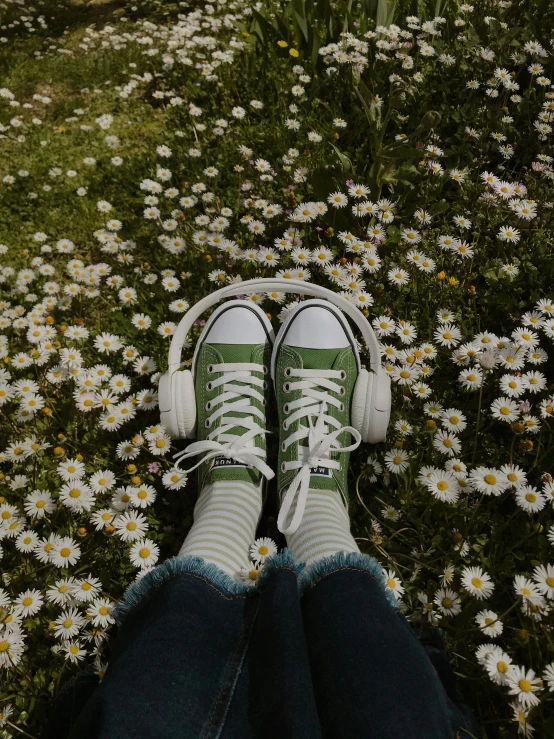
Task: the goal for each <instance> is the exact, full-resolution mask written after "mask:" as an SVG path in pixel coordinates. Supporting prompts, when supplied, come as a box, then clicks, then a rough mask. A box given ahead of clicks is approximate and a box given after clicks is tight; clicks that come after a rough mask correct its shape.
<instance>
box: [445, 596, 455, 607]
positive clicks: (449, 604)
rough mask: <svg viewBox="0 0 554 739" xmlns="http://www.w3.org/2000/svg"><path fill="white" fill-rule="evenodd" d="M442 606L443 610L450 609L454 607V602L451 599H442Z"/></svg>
mask: <svg viewBox="0 0 554 739" xmlns="http://www.w3.org/2000/svg"><path fill="white" fill-rule="evenodd" d="M442 604H443V606H444V607H445V608H452V606H453V605H454V602H453V601H452V599H451V598H443V599H442Z"/></svg>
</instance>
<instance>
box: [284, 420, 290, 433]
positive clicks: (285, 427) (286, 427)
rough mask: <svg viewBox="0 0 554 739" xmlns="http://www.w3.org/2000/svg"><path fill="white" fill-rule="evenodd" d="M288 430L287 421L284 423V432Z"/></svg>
mask: <svg viewBox="0 0 554 739" xmlns="http://www.w3.org/2000/svg"><path fill="white" fill-rule="evenodd" d="M288 430H289V425H288V423H287V422H286V421H283V431H288Z"/></svg>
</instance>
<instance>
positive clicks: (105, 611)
mask: <svg viewBox="0 0 554 739" xmlns="http://www.w3.org/2000/svg"><path fill="white" fill-rule="evenodd" d="M98 613H99V614H100V615H101V616H107V615H108V613H109V611H108V609H107V608H106V606H100V608H99V609H98Z"/></svg>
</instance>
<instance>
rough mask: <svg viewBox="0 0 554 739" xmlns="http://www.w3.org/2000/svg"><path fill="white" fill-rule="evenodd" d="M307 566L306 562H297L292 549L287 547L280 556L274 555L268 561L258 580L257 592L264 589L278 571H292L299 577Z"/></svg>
mask: <svg viewBox="0 0 554 739" xmlns="http://www.w3.org/2000/svg"><path fill="white" fill-rule="evenodd" d="M305 566H306V563H305V562H297V561H296V560H295V558H294V552H293V551H292V549H288V548H286V547H285V549H283V550H282V551H281V552H280V553H279V554H273V555H271V557H268V558H267V559H266V561H265V562H264V565H263V567H262V569H261V570H260V574H259V575H258V579H257V580H256V590H257V589H258V588H263V587H264V585H265V583H266V581H267V580H268V579H269V578H270V577H271V575H272V574H273V573H274V572H276V571H277V570H292V571H293V572H294V573H296V575H297V577H299V576H300V573H301V572H302V570H303V569H304V567H305Z"/></svg>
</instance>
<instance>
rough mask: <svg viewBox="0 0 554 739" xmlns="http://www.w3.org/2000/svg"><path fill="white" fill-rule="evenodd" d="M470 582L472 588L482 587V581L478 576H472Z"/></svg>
mask: <svg viewBox="0 0 554 739" xmlns="http://www.w3.org/2000/svg"><path fill="white" fill-rule="evenodd" d="M471 584H472V585H473V587H474V588H482V587H483V581H482V580H480V579H479V578H478V577H472V578H471Z"/></svg>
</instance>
